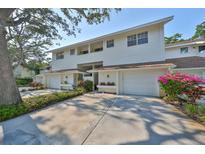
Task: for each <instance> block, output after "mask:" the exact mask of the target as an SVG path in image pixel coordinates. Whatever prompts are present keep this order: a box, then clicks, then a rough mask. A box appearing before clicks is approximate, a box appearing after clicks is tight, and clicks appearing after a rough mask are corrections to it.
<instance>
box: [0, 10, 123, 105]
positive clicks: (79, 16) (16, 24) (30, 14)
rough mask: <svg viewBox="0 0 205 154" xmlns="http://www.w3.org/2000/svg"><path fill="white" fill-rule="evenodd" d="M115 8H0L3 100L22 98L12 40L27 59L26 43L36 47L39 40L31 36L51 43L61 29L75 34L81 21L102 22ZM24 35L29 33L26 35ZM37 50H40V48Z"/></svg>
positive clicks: (0, 93) (0, 92)
mask: <svg viewBox="0 0 205 154" xmlns="http://www.w3.org/2000/svg"><path fill="white" fill-rule="evenodd" d="M116 10H119V9H116ZM111 11H112V9H106V8H105V9H95V8H92V9H87V8H72V9H67V8H63V9H58V10H54V9H48V8H45V9H43V8H41V9H6V8H5V9H0V104H16V103H19V102H21V96H20V93H19V91H18V88H17V86H16V82H15V79H14V77H13V71H12V66H11V60H10V59H9V52H8V47H7V43H8V41H11V40H13V41H16V42H17V43H18V48H19V50H20V53H21V55H20V58H21V60H22V61H23V60H24V56H25V55H24V54H23V52H24V51H25V50H24V49H23V48H22V47H26V48H28V47H35V42H29V41H28V40H29V39H31V37H34V38H33V39H34V40H35V39H37V40H38V41H48V44H49V43H52V41H53V40H56V39H62V36H61V33H60V32H59V31H62V32H65V33H66V34H67V35H75V33H76V32H78V31H79V30H80V29H79V28H78V25H79V23H81V22H82V21H83V20H85V21H86V22H87V23H88V24H99V23H101V22H103V21H104V20H105V19H109V17H110V12H111ZM25 32H27V33H25ZM25 34H26V35H25ZM29 34H30V35H29ZM20 36H21V37H20ZM22 36H25V37H23V39H22ZM26 38H27V39H26ZM22 42H23V43H22ZM38 43H39V42H38ZM44 43H45V42H44ZM21 48H22V51H21ZM27 52H30V51H29V50H27ZM36 52H39V48H38V50H36ZM34 53H35V52H34Z"/></svg>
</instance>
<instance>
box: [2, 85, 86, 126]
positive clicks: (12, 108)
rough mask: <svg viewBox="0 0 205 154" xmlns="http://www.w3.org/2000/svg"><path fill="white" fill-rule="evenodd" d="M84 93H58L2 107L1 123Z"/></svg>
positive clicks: (78, 90)
mask: <svg viewBox="0 0 205 154" xmlns="http://www.w3.org/2000/svg"><path fill="white" fill-rule="evenodd" d="M83 93H85V89H84V88H76V89H75V90H73V91H69V92H56V93H53V94H46V95H41V96H34V97H30V98H25V99H23V102H22V103H19V104H11V105H0V122H1V121H4V120H8V119H11V118H15V117H17V116H20V115H22V114H26V113H29V112H32V111H35V110H38V109H41V108H44V107H46V106H49V105H51V104H55V103H57V102H60V101H63V100H66V99H69V98H72V97H75V96H79V95H82V94H83Z"/></svg>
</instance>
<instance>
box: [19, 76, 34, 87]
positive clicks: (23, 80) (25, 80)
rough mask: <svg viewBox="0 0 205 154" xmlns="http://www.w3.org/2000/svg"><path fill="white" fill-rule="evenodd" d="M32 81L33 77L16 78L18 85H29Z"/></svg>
mask: <svg viewBox="0 0 205 154" xmlns="http://www.w3.org/2000/svg"><path fill="white" fill-rule="evenodd" d="M32 81H33V79H32V78H16V84H17V86H28V85H29V84H30V83H31V82H32Z"/></svg>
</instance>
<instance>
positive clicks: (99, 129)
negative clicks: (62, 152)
mask: <svg viewBox="0 0 205 154" xmlns="http://www.w3.org/2000/svg"><path fill="white" fill-rule="evenodd" d="M0 144H205V127H204V126H202V125H200V124H198V123H196V122H194V121H193V120H191V119H189V118H188V117H186V116H185V115H184V114H182V113H181V112H179V111H177V110H176V109H175V108H174V107H172V106H171V105H167V104H165V103H164V102H163V101H162V100H160V99H158V98H151V97H142V96H116V95H111V94H86V95H83V96H80V97H76V98H74V99H71V100H66V101H64V102H62V103H59V104H56V105H53V106H50V107H48V108H46V109H43V110H41V111H38V112H33V113H31V114H27V115H24V116H21V117H18V118H15V119H12V120H8V121H5V122H3V123H0Z"/></svg>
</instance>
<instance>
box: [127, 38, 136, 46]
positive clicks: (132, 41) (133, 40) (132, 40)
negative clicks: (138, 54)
mask: <svg viewBox="0 0 205 154" xmlns="http://www.w3.org/2000/svg"><path fill="white" fill-rule="evenodd" d="M136 44H137V40H136V35H130V36H128V37H127V46H128V47H129V46H133V45H136Z"/></svg>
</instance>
